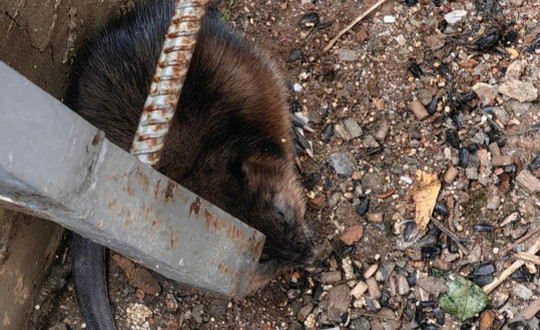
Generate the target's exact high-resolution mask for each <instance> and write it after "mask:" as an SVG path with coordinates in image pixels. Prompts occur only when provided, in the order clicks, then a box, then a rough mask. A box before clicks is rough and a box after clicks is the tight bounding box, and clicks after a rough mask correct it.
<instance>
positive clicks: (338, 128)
mask: <svg viewBox="0 0 540 330" xmlns="http://www.w3.org/2000/svg"><path fill="white" fill-rule="evenodd" d="M334 133H336V136H337V137H338V138H340V139H342V140H343V141H349V140H350V139H351V134H350V133H349V130H348V129H347V128H345V125H343V124H341V123H340V124H335V125H334Z"/></svg>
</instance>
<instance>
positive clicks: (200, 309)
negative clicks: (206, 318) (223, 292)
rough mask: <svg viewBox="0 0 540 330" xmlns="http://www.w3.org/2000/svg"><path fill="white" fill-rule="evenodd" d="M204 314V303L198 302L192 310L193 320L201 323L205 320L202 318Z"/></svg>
mask: <svg viewBox="0 0 540 330" xmlns="http://www.w3.org/2000/svg"><path fill="white" fill-rule="evenodd" d="M203 314H204V305H203V304H198V305H196V306H195V307H193V309H192V310H191V316H192V317H193V320H195V322H197V323H199V324H200V323H202V322H203V319H202V316H203Z"/></svg>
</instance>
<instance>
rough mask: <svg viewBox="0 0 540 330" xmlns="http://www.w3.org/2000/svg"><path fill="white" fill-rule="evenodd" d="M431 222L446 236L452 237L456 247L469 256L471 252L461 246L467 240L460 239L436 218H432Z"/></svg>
mask: <svg viewBox="0 0 540 330" xmlns="http://www.w3.org/2000/svg"><path fill="white" fill-rule="evenodd" d="M431 222H432V223H433V224H434V225H435V227H437V228H439V230H440V231H442V232H443V233H445V234H446V236H448V237H450V238H451V239H452V240H453V241H454V242H456V245H457V246H458V248H459V249H460V250H461V251H463V254H465V255H468V254H469V250H467V248H466V247H465V246H464V245H463V244H461V242H463V241H465V239H463V238H461V237H459V236H458V235H456V234H455V233H453V232H452V231H450V230H449V229H447V228H446V227H445V226H444V225H443V224H442V223H440V222H439V220H437V219H435V218H434V217H431Z"/></svg>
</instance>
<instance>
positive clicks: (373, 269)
mask: <svg viewBox="0 0 540 330" xmlns="http://www.w3.org/2000/svg"><path fill="white" fill-rule="evenodd" d="M377 269H379V264H373V265H371V266H369V267H368V269H366V271H365V272H364V274H363V275H364V278H370V277H371V276H373V274H375V272H376V271H377Z"/></svg>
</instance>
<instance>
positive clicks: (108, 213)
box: [0, 62, 264, 297]
mask: <svg viewBox="0 0 540 330" xmlns="http://www.w3.org/2000/svg"><path fill="white" fill-rule="evenodd" d="M0 77H2V79H0V114H1V115H0V207H2V206H4V207H8V208H12V209H16V210H19V211H23V212H26V213H31V214H34V215H38V216H40V217H42V218H45V219H49V220H52V221H54V222H57V223H59V224H61V225H63V226H65V227H67V228H69V229H71V230H73V231H75V232H77V233H79V234H81V235H83V236H85V237H87V238H90V239H92V240H93V241H96V242H97V243H99V244H102V245H105V246H107V247H109V248H110V249H112V250H115V251H118V252H120V253H122V254H124V255H126V256H128V257H130V258H132V259H134V260H135V261H137V262H140V263H141V264H143V265H145V266H146V267H148V268H151V269H153V270H155V271H157V272H158V273H161V274H163V275H164V276H166V277H169V278H171V279H173V280H176V281H179V282H183V283H187V284H190V285H193V286H196V287H199V288H203V289H206V290H210V291H214V292H218V293H222V294H226V295H230V296H237V297H242V296H243V295H245V294H246V293H247V289H248V286H249V283H250V281H251V277H252V275H253V274H254V272H255V269H256V267H257V261H258V259H259V257H260V254H261V251H262V247H263V244H264V235H262V234H261V233H259V232H258V231H256V230H255V229H252V228H250V227H249V226H247V225H246V224H244V223H242V222H240V221H239V220H237V219H235V218H234V217H232V216H231V215H229V214H227V213H225V212H224V211H222V210H220V209H219V208H217V207H216V206H214V205H212V204H210V203H209V202H207V201H205V200H203V199H201V198H200V197H198V196H197V195H195V194H193V193H191V192H190V191H188V190H187V189H185V188H183V187H182V186H180V185H178V184H176V183H175V182H173V181H171V180H170V179H168V178H167V177H166V176H164V175H162V174H160V173H159V172H157V171H156V170H154V169H153V168H151V167H150V166H148V165H146V164H143V163H141V162H140V161H138V160H137V159H136V158H135V157H133V156H132V155H130V154H128V153H127V152H125V151H124V150H122V149H120V148H119V147H117V146H115V145H114V144H112V143H111V142H110V141H108V140H107V139H106V138H105V137H104V134H103V132H101V131H99V130H98V129H96V128H95V127H93V126H92V125H90V124H89V123H88V122H86V121H85V120H83V119H82V118H80V117H79V116H78V115H76V114H75V113H74V112H72V111H71V110H69V109H68V108H66V107H65V106H64V105H63V104H61V103H60V102H58V101H57V100H55V99H54V98H53V97H51V96H50V95H48V94H47V93H45V92H44V91H42V90H41V89H40V88H39V87H37V86H35V85H34V84H32V83H31V82H30V81H28V80H27V79H26V78H24V77H23V76H21V75H19V74H18V73H17V72H15V71H14V70H12V69H11V68H9V67H8V66H7V65H5V64H4V63H2V62H0Z"/></svg>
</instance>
